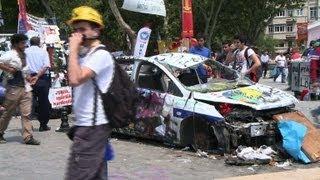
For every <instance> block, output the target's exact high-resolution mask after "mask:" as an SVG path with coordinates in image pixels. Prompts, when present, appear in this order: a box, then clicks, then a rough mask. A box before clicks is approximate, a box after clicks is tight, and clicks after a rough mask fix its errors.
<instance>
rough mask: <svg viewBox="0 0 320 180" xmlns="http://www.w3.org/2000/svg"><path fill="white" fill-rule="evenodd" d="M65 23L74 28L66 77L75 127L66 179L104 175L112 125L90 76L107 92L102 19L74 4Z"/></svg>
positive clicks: (110, 65)
mask: <svg viewBox="0 0 320 180" xmlns="http://www.w3.org/2000/svg"><path fill="white" fill-rule="evenodd" d="M68 24H69V25H70V26H71V27H72V29H73V33H72V34H71V36H70V37H69V50H70V54H69V63H68V78H69V85H70V86H72V87H73V95H74V98H73V112H74V114H75V123H74V124H75V128H73V129H74V131H73V144H72V146H71V152H70V157H69V160H68V167H67V172H66V177H65V179H66V180H96V179H106V178H107V177H105V176H106V175H105V172H106V170H107V168H106V163H105V160H104V155H105V149H106V148H105V147H106V144H107V141H108V137H109V135H110V133H111V127H110V125H109V124H108V119H107V117H106V115H105V112H104V109H103V105H102V100H101V97H100V96H99V95H98V92H97V90H95V86H94V81H93V79H94V80H95V82H96V84H97V86H98V88H99V89H100V90H101V92H102V93H106V91H107V88H108V86H110V84H111V82H112V76H113V72H114V61H113V59H112V56H111V54H110V53H109V52H108V51H106V50H104V49H101V48H105V46H104V45H102V44H101V41H100V40H99V37H100V35H101V31H102V30H103V28H104V23H103V20H102V16H101V14H100V13H99V12H98V11H97V10H95V9H93V8H91V7H88V6H80V7H77V8H75V9H73V11H72V16H71V19H70V20H69V21H68Z"/></svg>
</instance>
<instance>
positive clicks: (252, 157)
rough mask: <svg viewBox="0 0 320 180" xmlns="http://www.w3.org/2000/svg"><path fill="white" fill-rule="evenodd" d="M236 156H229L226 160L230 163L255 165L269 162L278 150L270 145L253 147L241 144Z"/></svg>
mask: <svg viewBox="0 0 320 180" xmlns="http://www.w3.org/2000/svg"><path fill="white" fill-rule="evenodd" d="M235 152H236V154H237V155H236V156H231V157H228V158H227V159H226V161H225V163H226V164H229V165H238V166H241V165H254V164H269V163H270V162H271V160H272V159H273V156H274V155H275V154H276V152H275V151H274V150H273V149H272V148H271V147H268V146H265V145H263V146H261V147H260V148H259V149H256V150H255V149H253V148H252V147H246V146H239V147H238V148H237V150H236V151H235Z"/></svg>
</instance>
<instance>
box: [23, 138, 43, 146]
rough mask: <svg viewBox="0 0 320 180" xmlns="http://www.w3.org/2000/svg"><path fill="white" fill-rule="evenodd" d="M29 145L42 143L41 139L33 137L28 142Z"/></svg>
mask: <svg viewBox="0 0 320 180" xmlns="http://www.w3.org/2000/svg"><path fill="white" fill-rule="evenodd" d="M26 144H27V145H40V141H37V140H35V139H34V138H31V139H30V140H29V141H27V142H26Z"/></svg>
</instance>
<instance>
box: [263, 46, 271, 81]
mask: <svg viewBox="0 0 320 180" xmlns="http://www.w3.org/2000/svg"><path fill="white" fill-rule="evenodd" d="M269 61H270V57H269V55H268V53H267V51H264V52H263V54H262V55H261V62H262V71H263V78H266V76H267V72H268V65H269Z"/></svg>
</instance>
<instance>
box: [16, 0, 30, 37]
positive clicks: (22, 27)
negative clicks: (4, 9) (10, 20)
mask: <svg viewBox="0 0 320 180" xmlns="http://www.w3.org/2000/svg"><path fill="white" fill-rule="evenodd" d="M18 6H19V16H18V33H26V32H27V31H28V30H30V29H31V27H30V25H29V24H28V22H27V10H26V1H25V0H18Z"/></svg>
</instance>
